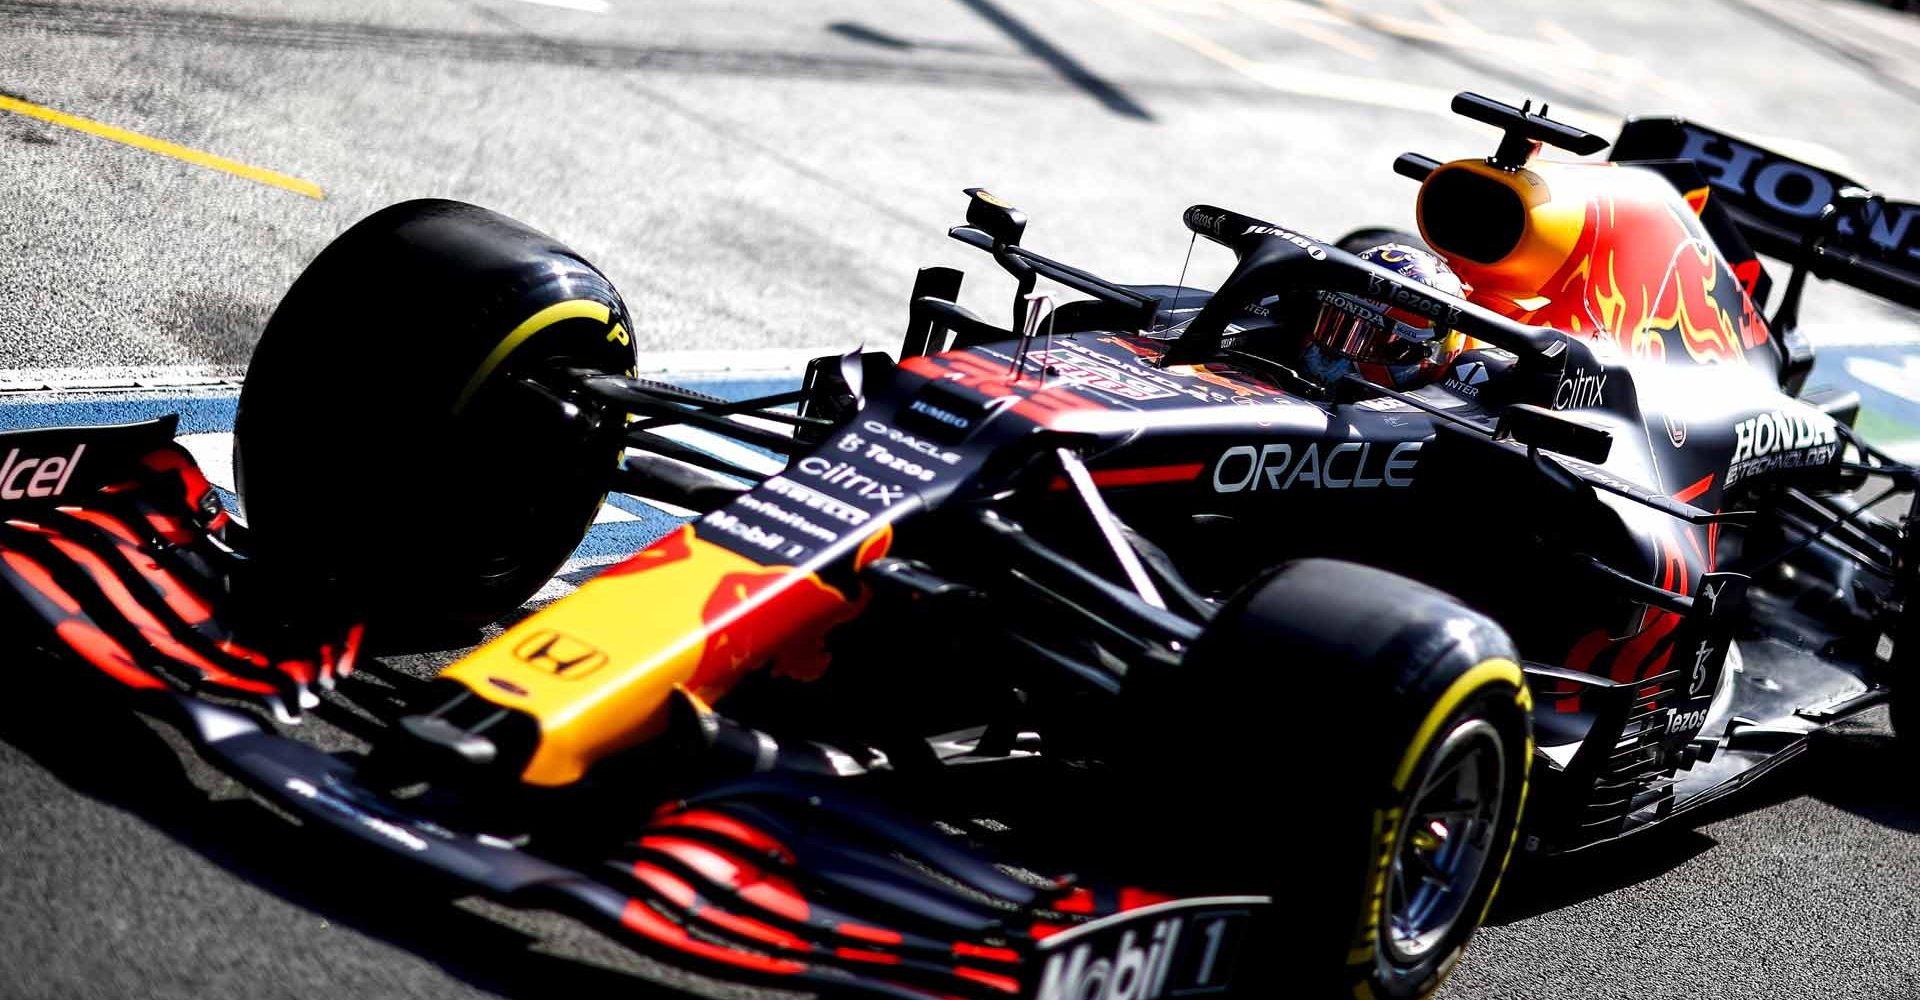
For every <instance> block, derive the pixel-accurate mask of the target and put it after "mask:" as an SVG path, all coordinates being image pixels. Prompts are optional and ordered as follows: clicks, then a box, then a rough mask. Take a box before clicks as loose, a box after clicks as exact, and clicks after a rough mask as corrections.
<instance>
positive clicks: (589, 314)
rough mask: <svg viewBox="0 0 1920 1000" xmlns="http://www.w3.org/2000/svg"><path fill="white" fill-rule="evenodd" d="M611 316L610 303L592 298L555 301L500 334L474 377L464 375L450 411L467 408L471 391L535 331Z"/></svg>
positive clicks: (484, 381) (596, 320)
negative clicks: (567, 322) (466, 377)
mask: <svg viewBox="0 0 1920 1000" xmlns="http://www.w3.org/2000/svg"><path fill="white" fill-rule="evenodd" d="M612 318H613V309H612V307H610V306H608V305H607V304H606V303H605V302H600V301H596V300H594V299H568V300H566V301H565V302H556V303H554V304H553V305H550V306H548V307H546V308H545V309H542V310H540V311H539V312H537V313H534V314H533V315H531V316H529V317H527V318H526V320H525V321H523V322H522V323H521V324H520V325H519V326H516V327H514V328H513V331H512V332H511V333H508V334H507V335H506V336H505V337H502V338H501V339H500V342H499V343H497V344H495V345H493V350H491V351H489V352H487V357H486V360H484V361H482V362H480V367H479V368H476V369H474V372H473V377H472V378H469V379H467V384H466V386H465V387H464V388H462V389H461V390H460V395H459V397H458V398H456V399H455V400H454V402H453V412H454V413H459V412H460V411H462V410H464V409H466V408H467V403H468V402H469V401H471V400H472V399H473V394H474V393H476V392H479V391H480V387H481V386H483V385H486V384H487V379H489V378H492V377H493V373H494V372H495V371H498V370H499V368H500V366H501V365H502V364H504V363H505V362H506V360H507V358H508V357H509V356H510V355H512V354H513V352H514V351H516V350H519V349H520V346H521V345H522V344H525V343H526V342H527V341H529V340H532V339H533V338H534V336H535V335H536V334H538V333H540V332H542V331H544V330H546V329H547V328H548V327H550V326H553V325H554V324H556V323H562V322H565V321H567V320H570V319H590V320H594V321H595V322H598V323H600V324H602V325H605V324H606V323H607V322H608V321H609V320H610V319H612Z"/></svg>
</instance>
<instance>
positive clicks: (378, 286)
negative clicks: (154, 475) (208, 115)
mask: <svg viewBox="0 0 1920 1000" xmlns="http://www.w3.org/2000/svg"><path fill="white" fill-rule="evenodd" d="M631 329H632V322H631V320H630V319H629V318H628V316H627V312H626V307H625V306H624V305H623V304H622V302H621V300H620V296H619V293H618V292H616V291H615V290H614V288H613V285H612V284H611V283H610V282H609V281H608V280H607V279H606V277H605V276H604V275H602V274H601V273H600V272H599V271H598V270H596V269H595V268H594V267H593V266H592V265H591V264H588V263H587V262H586V261H585V260H583V259H582V258H581V257H580V256H579V255H577V254H575V253H574V252H573V251H571V250H569V249H567V248H566V247H565V246H563V245H561V244H560V243H558V242H556V241H554V240H553V239H551V238H549V237H547V236H545V235H542V234H541V233H539V232H536V231H534V230H532V229H530V228H528V227H526V226H524V225H521V224H520V223H518V222H515V221H513V220H511V219H508V218H506V217H504V216H501V215H498V214H495V213H493V212H490V211H487V210H486V209H483V208H477V207H475V206H472V205H466V204H461V203H459V202H452V201H412V202H405V203H402V204H398V205H394V206H391V207H389V208H385V209H382V210H381V211H379V212H376V213H374V214H373V215H371V216H369V217H367V218H366V219H364V220H362V221H361V222H360V223H358V224H357V225H355V226H354V227H353V228H351V229H349V230H348V231H347V232H346V233H344V234H342V235H341V236H340V237H339V238H338V239H336V240H334V241H333V243H331V244H330V245H328V246H327V248H326V249H325V250H323V251H321V253H320V255H319V257H317V258H316V259H315V260H314V261H313V263H312V264H310V265H308V266H307V269H306V270H305V271H304V272H303V273H302V274H301V275H300V277H299V279H298V280H297V281H295V282H294V285H293V287H292V288H291V289H290V290H288V292H287V294H286V297H285V298H283V299H282V300H281V302H280V305H279V307H278V308H277V309H276V310H275V311H274V314H273V318H272V319H271V320H269V321H268V323H267V328H266V331H265V333H264V334H263V335H262V336H261V339H260V343H259V344H258V346H256V348H255V349H254V355H253V360H252V363H251V364H250V365H249V366H248V369H247V378H246V383H245V386H244V388H243V389H242V390H241V394H240V409H239V414H238V416H237V418H236V420H235V427H234V466H235V474H236V478H237V480H238V483H237V485H238V487H239V491H240V496H241V501H242V504H243V505H244V510H245V512H246V515H247V517H248V520H249V522H250V525H251V527H252V531H253V541H254V544H255V546H256V548H257V549H258V550H259V552H260V554H261V557H262V559H263V560H264V561H267V562H269V563H270V564H271V565H274V566H276V567H278V568H280V569H281V570H282V571H283V572H284V574H285V575H287V576H288V577H289V579H296V580H300V581H306V582H310V583H314V584H321V583H325V584H330V585H331V586H330V587H327V588H326V591H325V592H326V594H327V595H329V596H330V597H332V598H336V599H339V600H342V601H344V602H346V603H347V604H348V605H349V607H348V608H347V609H346V610H347V611H349V612H350V613H356V614H359V615H361V616H363V617H365V618H367V619H368V620H369V623H370V625H372V626H373V627H374V628H375V629H376V630H378V631H377V632H376V633H375V634H376V635H381V636H384V637H385V638H384V640H383V641H384V642H385V643H387V644H389V645H391V644H393V643H395V642H399V643H400V644H409V643H411V642H413V641H414V640H416V639H422V640H429V641H430V640H431V639H432V638H433V637H436V636H441V635H446V634H449V632H450V631H451V630H471V629H472V628H474V627H477V626H479V625H482V624H485V623H486V622H489V621H492V620H494V619H497V618H499V617H500V616H502V615H505V614H506V613H508V612H510V611H512V610H513V609H514V608H516V607H518V606H519V605H520V604H521V603H523V602H524V601H525V600H526V599H527V598H528V597H529V596H530V595H531V594H532V593H533V592H534V591H535V590H536V589H538V588H539V587H540V586H541V584H542V583H544V582H545V581H546V580H547V579H548V578H549V577H551V576H552V574H553V573H554V572H555V571H556V570H557V569H558V568H559V567H560V566H561V565H562V563H563V562H564V561H565V560H566V558H567V556H568V555H569V554H570V553H571V551H572V550H573V548H574V547H575V546H576V545H577V544H578V543H579V541H580V539H581V538H582V537H583V536H584V534H585V532H586V530H587V528H588V526H589V525H590V524H591V523H592V519H593V516H594V513H595V512H596V510H597V509H598V508H599V505H600V503H601V501H602V499H603V498H604V495H605V491H606V483H607V481H608V476H609V473H610V471H611V470H612V468H613V467H614V465H615V463H617V462H618V460H619V455H620V449H621V446H620V444H619V441H618V433H617V432H618V430H619V428H618V426H617V425H616V426H613V427H599V426H597V423H596V422H597V421H598V419H599V411H598V410H597V409H596V408H594V407H593V406H591V405H589V404H587V403H586V402H585V401H584V400H579V399H574V398H571V397H569V396H568V394H567V392H566V391H565V390H564V389H562V390H557V391H553V392H542V391H540V390H538V389H534V388H529V387H528V386H527V385H525V384H524V383H523V382H522V381H521V379H522V376H524V375H526V374H528V373H530V372H545V371H549V370H551V369H554V368H557V367H563V366H564V367H577V368H583V369H588V370H591V371H594V372H602V373H629V372H630V371H631V369H632V367H633V364H634V354H633V348H632V346H631V341H632V338H631V335H630V333H629V331H630V330H631Z"/></svg>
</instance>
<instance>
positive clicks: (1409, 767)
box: [1347, 657, 1533, 1000]
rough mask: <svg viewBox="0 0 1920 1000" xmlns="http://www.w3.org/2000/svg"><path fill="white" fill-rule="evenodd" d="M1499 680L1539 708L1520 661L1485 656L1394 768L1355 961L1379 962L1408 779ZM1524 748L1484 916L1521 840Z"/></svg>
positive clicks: (1528, 750) (1377, 818)
mask: <svg viewBox="0 0 1920 1000" xmlns="http://www.w3.org/2000/svg"><path fill="white" fill-rule="evenodd" d="M1498 684H1507V685H1510V686H1512V687H1513V689H1514V703H1515V704H1516V705H1518V706H1519V708H1520V710H1521V711H1522V712H1527V713H1531V712H1532V711H1533V694H1532V692H1531V691H1529V690H1528V689H1527V682H1526V675H1525V674H1524V673H1522V672H1521V670H1520V666H1519V664H1517V663H1514V662H1513V661H1512V660H1508V659H1505V658H1501V657H1494V658H1490V659H1486V660H1482V661H1480V662H1479V663H1477V664H1475V665H1474V666H1473V667H1472V668H1470V669H1468V670H1467V671H1466V672H1465V673H1462V674H1461V675H1460V676H1459V677H1456V678H1454V680H1453V683H1451V684H1449V685H1447V689H1446V691H1444V692H1442V693H1441V695H1440V697H1439V698H1438V699H1437V700H1435V702H1434V704H1433V707H1432V708H1431V709H1429V710H1428V711H1427V714H1426V717H1425V718H1423V719H1422V720H1421V721H1420V726H1419V728H1417V729H1416V730H1414V734H1413V739H1412V740H1410V741H1409V742H1408V744H1407V749H1406V752H1405V753H1404V754H1403V755H1402V756H1401V758H1400V765H1399V767H1398V768H1397V769H1396V770H1395V771H1394V776H1393V790H1394V793H1395V804H1394V805H1393V806H1391V807H1389V808H1386V809H1380V810H1376V811H1375V812H1374V817H1373V836H1374V843H1375V844H1378V845H1379V852H1378V853H1377V854H1376V855H1375V856H1374V871H1373V878H1372V879H1371V880H1370V883H1369V885H1368V887H1367V899H1366V900H1365V903H1364V906H1365V911H1364V912H1365V919H1364V920H1363V922H1362V924H1361V927H1360V934H1359V935H1358V938H1357V940H1356V941H1355V944H1354V948H1353V950H1352V951H1351V952H1350V953H1349V954H1348V956H1347V962H1348V964H1349V965H1362V964H1371V963H1372V961H1373V958H1374V948H1375V942H1376V940H1377V939H1378V936H1379V928H1380V922H1381V920H1383V919H1385V908H1386V898H1387V877H1388V875H1389V873H1390V872H1391V871H1392V866H1393V855H1394V852H1395V851H1396V850H1397V849H1398V848H1399V844H1400V838H1401V836H1402V833H1403V831H1402V829H1401V827H1402V826H1403V822H1402V821H1403V820H1404V818H1405V810H1404V809H1403V808H1402V807H1401V805H1399V801H1400V799H1401V797H1403V796H1404V795H1405V793H1406V789H1407V784H1408V783H1409V782H1411V781H1412V780H1413V773H1414V770H1415V769H1416V768H1418V767H1419V766H1420V760H1421V758H1423V757H1425V756H1426V754H1427V751H1428V750H1429V749H1430V747H1431V745H1432V743H1433V739H1434V737H1435V736H1436V735H1437V734H1438V733H1439V731H1440V727H1441V726H1442V725H1444V724H1445V723H1446V721H1447V719H1448V718H1449V717H1450V716H1452V715H1453V713H1454V712H1455V711H1456V710H1458V709H1459V707H1460V706H1461V705H1462V704H1464V703H1465V702H1466V701H1467V700H1468V699H1469V698H1472V697H1473V696H1474V695H1476V694H1479V693H1480V692H1482V691H1485V690H1487V689H1488V688H1490V687H1492V686H1494V685H1498ZM1524 751H1525V752H1524V754H1523V755H1522V756H1521V759H1520V799H1519V803H1518V807H1517V808H1518V810H1519V812H1516V813H1515V822H1514V825H1513V833H1512V835H1511V836H1510V837H1509V839H1508V841H1507V850H1506V852H1505V853H1504V854H1503V855H1502V856H1501V859H1500V867H1499V868H1498V869H1496V875H1495V876H1494V882H1493V887H1492V889H1491V890H1490V891H1489V892H1488V894H1487V902H1486V906H1485V907H1482V909H1481V912H1480V914H1479V918H1480V919H1481V920H1484V919H1485V918H1486V907H1490V906H1492V905H1493V899H1494V896H1496V895H1497V894H1498V893H1499V891H1500V877H1501V876H1502V875H1504V874H1505V872H1506V867H1507V862H1508V861H1509V860H1511V858H1512V857H1513V848H1514V845H1515V844H1516V843H1517V842H1518V840H1519V835H1520V823H1519V815H1520V813H1521V812H1524V811H1525V809H1526V803H1527V781H1528V775H1529V772H1530V771H1531V765H1532V759H1533V739H1532V738H1531V737H1529V738H1528V739H1527V741H1526V746H1525V747H1524ZM1447 971H1451V969H1450V963H1449V968H1447V969H1446V970H1444V971H1442V972H1441V973H1440V975H1438V976H1437V977H1436V981H1437V980H1443V979H1445V978H1446V972H1447ZM1353 995H1354V997H1355V998H1356V1000H1375V994H1374V991H1373V987H1372V985H1371V984H1370V983H1366V982H1362V983H1359V984H1357V985H1355V986H1354V990H1353Z"/></svg>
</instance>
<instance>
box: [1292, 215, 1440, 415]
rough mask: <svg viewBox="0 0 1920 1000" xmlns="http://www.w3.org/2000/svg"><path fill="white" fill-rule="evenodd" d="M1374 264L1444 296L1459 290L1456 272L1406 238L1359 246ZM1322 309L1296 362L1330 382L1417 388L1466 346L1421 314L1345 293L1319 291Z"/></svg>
mask: <svg viewBox="0 0 1920 1000" xmlns="http://www.w3.org/2000/svg"><path fill="white" fill-rule="evenodd" d="M1360 259H1361V260H1364V261H1368V262H1370V263H1373V264H1378V265H1380V266H1381V267H1384V268H1386V269H1387V270H1389V271H1393V272H1396V273H1398V274H1400V275H1401V276H1403V277H1407V278H1412V279H1413V280H1415V281H1418V282H1420V283H1422V284H1425V285H1428V286H1431V287H1432V288H1434V289H1437V290H1438V291H1441V292H1444V293H1446V294H1448V295H1456V296H1458V295H1463V294H1465V286H1464V285H1462V284H1461V282H1460V277H1459V276H1458V275H1456V274H1454V273H1453V269H1452V268H1450V267H1448V266H1447V264H1446V261H1443V260H1441V259H1440V258H1439V257H1437V256H1435V255H1434V254H1433V253H1431V252H1429V251H1426V250H1422V249H1420V248H1418V247H1410V246H1407V245H1406V244H1404V243H1383V244H1381V245H1379V246H1376V247H1370V248H1368V249H1366V250H1362V251H1360ZM1315 298H1317V299H1318V300H1319V302H1320V312H1319V315H1318V316H1317V317H1316V318H1315V320H1314V324H1313V332H1312V333H1311V335H1310V336H1309V337H1308V338H1307V345H1306V350H1305V352H1304V355H1303V357H1302V358H1301V367H1302V368H1303V369H1305V372H1306V374H1308V375H1311V376H1313V377H1314V378H1316V379H1318V380H1319V381H1321V382H1323V383H1328V384H1331V383H1332V382H1334V381H1336V380H1338V379H1340V378H1341V377H1343V376H1345V375H1347V374H1349V373H1353V372H1358V373H1359V374H1360V376H1361V377H1362V378H1365V379H1366V380H1368V381H1369V382H1376V383H1379V384H1381V385H1385V386H1388V387H1391V388H1395V389H1417V388H1419V387H1421V386H1423V385H1426V384H1427V383H1429V382H1432V381H1433V380H1434V379H1436V378H1438V377H1439V376H1440V374H1441V373H1442V372H1444V371H1446V368H1447V365H1448V364H1450V363H1451V362H1452V361H1453V359H1454V357H1455V356H1456V355H1458V354H1459V353H1460V351H1461V350H1462V349H1464V348H1465V347H1466V342H1467V339H1466V336H1465V335H1464V334H1460V333H1455V332H1454V331H1453V330H1452V329H1450V328H1449V327H1447V326H1445V325H1443V324H1441V323H1437V322H1435V321H1434V320H1432V319H1429V318H1428V317H1426V316H1421V315H1418V314H1416V313H1411V312H1408V311H1406V310H1404V309H1400V308H1398V307H1395V306H1390V305H1388V304H1387V303H1385V302H1379V301H1375V300H1373V299H1368V298H1362V297H1360V296H1357V295H1350V294H1348V293H1346V292H1319V293H1316V295H1315Z"/></svg>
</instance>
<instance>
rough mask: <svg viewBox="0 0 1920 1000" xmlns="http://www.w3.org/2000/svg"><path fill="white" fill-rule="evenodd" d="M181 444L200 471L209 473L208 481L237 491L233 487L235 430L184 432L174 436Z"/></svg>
mask: <svg viewBox="0 0 1920 1000" xmlns="http://www.w3.org/2000/svg"><path fill="white" fill-rule="evenodd" d="M174 440H175V441H178V442H180V446H181V447H183V448H185V449H187V454H189V455H192V456H193V462H194V464H195V465H198V466H199V467H200V471H201V472H204V473H206V474H207V482H210V483H212V484H213V485H215V486H218V487H220V488H221V489H223V490H226V491H227V492H228V493H237V492H239V491H238V490H235V489H234V488H233V432H232V431H209V432H207V433H204V434H182V435H180V436H179V437H176V438H174Z"/></svg>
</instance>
